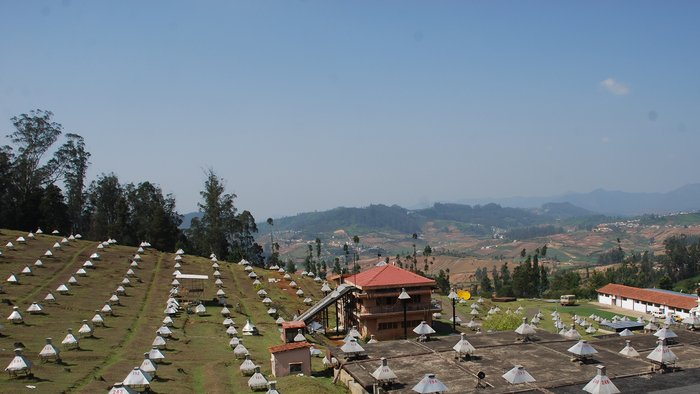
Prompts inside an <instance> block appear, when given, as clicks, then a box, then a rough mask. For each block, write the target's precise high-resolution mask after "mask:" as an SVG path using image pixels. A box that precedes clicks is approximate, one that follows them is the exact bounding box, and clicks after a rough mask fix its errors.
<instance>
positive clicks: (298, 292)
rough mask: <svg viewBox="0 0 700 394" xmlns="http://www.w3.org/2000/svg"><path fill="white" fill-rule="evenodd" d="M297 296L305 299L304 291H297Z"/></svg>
mask: <svg viewBox="0 0 700 394" xmlns="http://www.w3.org/2000/svg"><path fill="white" fill-rule="evenodd" d="M296 294H297V296H299V297H303V296H304V290H302V289H299V290H297V293H296Z"/></svg>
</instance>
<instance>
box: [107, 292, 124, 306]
mask: <svg viewBox="0 0 700 394" xmlns="http://www.w3.org/2000/svg"><path fill="white" fill-rule="evenodd" d="M109 302H111V303H113V304H115V305H119V303H120V302H121V301H120V300H119V296H118V295H117V293H112V296H111V297H109Z"/></svg>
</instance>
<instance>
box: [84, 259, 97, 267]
mask: <svg viewBox="0 0 700 394" xmlns="http://www.w3.org/2000/svg"><path fill="white" fill-rule="evenodd" d="M83 267H85V268H95V265H94V264H93V263H92V261H90V260H85V262H84V263H83Z"/></svg>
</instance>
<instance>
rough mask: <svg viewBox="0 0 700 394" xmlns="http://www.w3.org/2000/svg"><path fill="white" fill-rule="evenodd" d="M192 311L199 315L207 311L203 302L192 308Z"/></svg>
mask: <svg viewBox="0 0 700 394" xmlns="http://www.w3.org/2000/svg"><path fill="white" fill-rule="evenodd" d="M194 312H195V313H196V314H198V315H199V316H202V315H205V314H206V313H207V308H206V307H205V306H204V305H203V304H199V305H197V306H196V307H195V308H194Z"/></svg>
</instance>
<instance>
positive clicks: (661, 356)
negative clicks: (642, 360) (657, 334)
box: [647, 339, 678, 365]
mask: <svg viewBox="0 0 700 394" xmlns="http://www.w3.org/2000/svg"><path fill="white" fill-rule="evenodd" d="M647 358H648V359H649V360H651V361H656V362H657V363H659V364H663V365H668V364H673V363H675V362H676V361H678V357H676V355H675V354H673V352H672V351H671V348H669V347H668V346H666V341H665V340H664V339H659V345H658V346H656V348H654V350H652V351H651V353H649V355H648V356H647Z"/></svg>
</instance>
